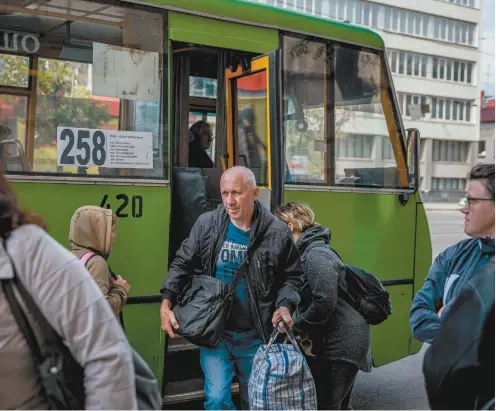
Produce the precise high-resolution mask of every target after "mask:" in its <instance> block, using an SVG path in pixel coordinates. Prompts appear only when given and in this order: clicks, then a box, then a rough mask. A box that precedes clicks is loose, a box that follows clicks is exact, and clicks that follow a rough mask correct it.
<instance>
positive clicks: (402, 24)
mask: <svg viewBox="0 0 496 411" xmlns="http://www.w3.org/2000/svg"><path fill="white" fill-rule="evenodd" d="M400 32H401V33H406V11H405V10H400Z"/></svg>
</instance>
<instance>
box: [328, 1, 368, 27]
mask: <svg viewBox="0 0 496 411" xmlns="http://www.w3.org/2000/svg"><path fill="white" fill-rule="evenodd" d="M332 4H333V3H331V7H332ZM355 22H356V23H358V24H362V2H361V1H360V0H359V1H357V3H356V7H355Z"/></svg>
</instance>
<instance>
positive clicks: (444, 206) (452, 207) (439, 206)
mask: <svg viewBox="0 0 496 411" xmlns="http://www.w3.org/2000/svg"><path fill="white" fill-rule="evenodd" d="M424 208H425V209H426V210H427V211H460V210H461V208H462V206H461V205H459V204H458V203H426V202H424Z"/></svg>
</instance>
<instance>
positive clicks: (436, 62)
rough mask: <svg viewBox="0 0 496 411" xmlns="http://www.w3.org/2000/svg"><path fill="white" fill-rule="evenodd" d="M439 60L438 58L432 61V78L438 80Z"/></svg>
mask: <svg viewBox="0 0 496 411" xmlns="http://www.w3.org/2000/svg"><path fill="white" fill-rule="evenodd" d="M438 65H439V60H438V59H437V58H435V57H434V58H433V59H432V78H437V71H438Z"/></svg>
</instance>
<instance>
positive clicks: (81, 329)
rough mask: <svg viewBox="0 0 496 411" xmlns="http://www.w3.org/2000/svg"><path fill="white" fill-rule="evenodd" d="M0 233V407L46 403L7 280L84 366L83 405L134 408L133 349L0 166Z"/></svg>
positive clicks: (88, 280)
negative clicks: (23, 204) (6, 289)
mask: <svg viewBox="0 0 496 411" xmlns="http://www.w3.org/2000/svg"><path fill="white" fill-rule="evenodd" d="M0 237H2V239H3V240H2V241H1V245H0V283H2V287H0V409H3V410H6V409H24V410H41V409H50V406H51V401H50V400H49V399H48V398H47V395H46V393H45V388H44V386H43V384H42V380H41V377H40V371H39V370H40V368H39V363H38V359H37V357H36V355H35V354H34V353H33V352H32V351H31V348H30V345H29V344H28V342H27V340H26V339H25V338H24V335H23V332H22V330H21V328H20V326H19V323H18V322H17V320H16V317H15V316H14V314H13V311H12V308H11V307H12V306H11V305H10V303H9V300H8V299H7V295H6V293H5V292H4V287H6V284H7V283H6V282H7V281H10V280H13V281H14V282H13V287H15V288H18V289H19V284H22V285H23V286H24V288H25V289H26V291H27V293H28V294H29V295H30V296H31V297H32V299H33V300H34V303H35V304H36V305H37V308H38V309H39V311H40V313H41V315H43V316H44V317H45V318H46V320H47V322H48V323H49V324H50V326H51V327H52V328H53V329H54V331H55V332H56V333H57V334H58V335H59V336H60V337H61V339H62V340H63V341H64V343H65V344H66V345H67V347H68V348H69V350H70V352H71V354H72V355H73V356H74V359H75V360H76V361H77V362H78V363H79V364H80V365H81V367H82V368H83V370H84V391H85V397H86V398H85V405H84V409H102V410H104V409H105V410H115V409H137V399H136V388H135V373H134V368H133V360H132V351H131V348H130V347H129V344H128V342H127V339H126V336H125V334H124V332H123V330H122V328H121V327H120V325H119V322H118V321H117V319H116V317H115V315H114V314H113V313H112V310H111V308H110V307H109V305H108V303H107V302H106V301H105V298H104V296H103V295H102V293H101V292H100V290H99V289H98V287H97V285H96V284H95V282H94V281H93V279H92V278H91V276H90V274H89V273H88V271H87V270H86V269H85V268H84V267H83V266H82V265H81V263H80V262H79V261H77V259H76V258H75V257H74V256H73V255H72V254H71V253H70V252H69V251H68V250H66V249H65V248H64V247H63V246H62V245H61V244H59V243H58V242H56V241H55V240H54V239H53V238H52V237H50V235H48V234H47V233H46V232H45V224H44V223H43V221H42V220H41V218H40V217H39V216H36V215H34V214H33V213H27V212H25V211H23V210H22V209H21V208H20V207H19V204H18V201H17V199H16V197H15V194H14V193H13V192H12V191H11V190H10V188H9V187H8V185H7V181H6V179H5V177H4V175H3V172H2V171H1V170H0ZM17 282H18V283H17ZM16 295H17V300H18V301H19V300H20V299H21V298H22V297H19V295H20V294H19V293H16ZM21 305H22V303H21ZM26 317H27V321H28V322H31V321H30V319H31V318H32V317H31V316H30V315H27V316H26ZM31 325H32V326H33V329H34V330H36V323H35V322H34V321H33V322H32V324H31ZM33 348H34V346H33ZM81 389H83V386H81ZM52 391H53V390H52Z"/></svg>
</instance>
